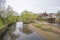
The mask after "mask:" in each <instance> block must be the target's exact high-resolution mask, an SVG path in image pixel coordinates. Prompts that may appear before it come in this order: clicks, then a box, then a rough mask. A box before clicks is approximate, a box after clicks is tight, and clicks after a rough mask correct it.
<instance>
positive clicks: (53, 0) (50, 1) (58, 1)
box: [6, 0, 60, 14]
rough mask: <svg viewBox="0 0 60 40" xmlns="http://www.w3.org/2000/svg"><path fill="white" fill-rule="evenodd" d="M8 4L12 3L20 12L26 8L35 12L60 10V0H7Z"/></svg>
mask: <svg viewBox="0 0 60 40" xmlns="http://www.w3.org/2000/svg"><path fill="white" fill-rule="evenodd" d="M6 4H7V5H10V6H11V7H12V8H13V9H14V10H15V11H17V12H18V13H19V14H20V13H21V12H23V11H24V10H28V11H31V12H34V13H40V12H41V13H43V12H44V11H45V10H46V11H47V13H56V12H57V11H58V10H60V0H7V3H6Z"/></svg>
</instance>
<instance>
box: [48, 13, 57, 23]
mask: <svg viewBox="0 0 60 40" xmlns="http://www.w3.org/2000/svg"><path fill="white" fill-rule="evenodd" d="M47 19H48V21H49V22H51V23H52V22H55V19H56V14H55V13H49V14H48V17H47Z"/></svg>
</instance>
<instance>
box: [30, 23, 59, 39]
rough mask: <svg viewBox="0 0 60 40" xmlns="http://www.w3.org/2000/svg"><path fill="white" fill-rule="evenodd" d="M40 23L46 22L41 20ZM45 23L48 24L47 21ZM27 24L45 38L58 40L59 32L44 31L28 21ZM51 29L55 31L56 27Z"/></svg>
mask: <svg viewBox="0 0 60 40" xmlns="http://www.w3.org/2000/svg"><path fill="white" fill-rule="evenodd" d="M39 23H40V22H39ZM42 23H45V24H46V22H42ZM47 24H49V23H47ZM29 25H30V26H31V27H32V28H33V29H34V30H36V31H37V32H38V33H39V34H40V35H42V36H43V37H45V38H46V39H47V40H58V38H59V34H56V33H53V32H49V31H45V30H42V29H40V28H37V27H35V26H34V25H33V24H32V23H30V24H29ZM49 26H50V25H49ZM51 27H52V26H51ZM53 29H55V31H56V30H57V28H55V27H53ZM57 31H59V30H57Z"/></svg>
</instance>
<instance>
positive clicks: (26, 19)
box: [19, 11, 36, 23]
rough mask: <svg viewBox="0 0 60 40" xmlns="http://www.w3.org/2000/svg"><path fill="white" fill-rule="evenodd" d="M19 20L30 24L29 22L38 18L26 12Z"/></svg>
mask: <svg viewBox="0 0 60 40" xmlns="http://www.w3.org/2000/svg"><path fill="white" fill-rule="evenodd" d="M19 19H20V21H23V22H24V23H29V22H31V21H33V20H35V19H36V16H35V15H34V14H33V13H32V12H29V11H24V12H22V13H21V15H20V16H19Z"/></svg>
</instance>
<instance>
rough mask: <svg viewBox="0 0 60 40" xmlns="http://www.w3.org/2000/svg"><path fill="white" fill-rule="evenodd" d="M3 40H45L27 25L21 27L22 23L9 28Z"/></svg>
mask: <svg viewBox="0 0 60 40" xmlns="http://www.w3.org/2000/svg"><path fill="white" fill-rule="evenodd" d="M28 34H29V35H28ZM3 40H45V39H44V38H42V37H40V36H39V35H38V34H37V32H35V31H34V30H32V29H31V28H30V27H28V25H24V26H23V22H17V23H16V24H15V25H12V26H11V27H9V29H8V31H7V33H6V35H5V37H4V39H3Z"/></svg>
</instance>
